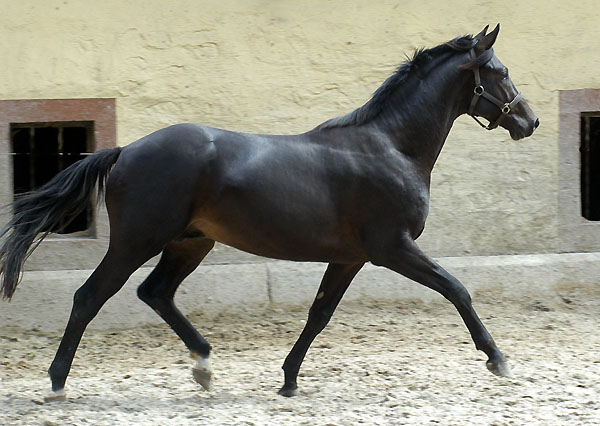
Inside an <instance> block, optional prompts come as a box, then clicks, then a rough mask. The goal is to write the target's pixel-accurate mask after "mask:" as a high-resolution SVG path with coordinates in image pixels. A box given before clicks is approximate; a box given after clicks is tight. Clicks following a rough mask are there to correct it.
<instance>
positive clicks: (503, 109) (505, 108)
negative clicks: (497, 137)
mask: <svg viewBox="0 0 600 426" xmlns="http://www.w3.org/2000/svg"><path fill="white" fill-rule="evenodd" d="M469 55H470V56H471V59H475V56H476V55H475V50H474V49H471V50H470V51H469ZM473 73H474V74H475V89H474V90H473V99H471V105H469V115H470V116H471V117H473V119H474V120H475V121H476V122H477V123H479V125H480V126H481V127H483V128H485V129H486V130H493V129H495V128H496V127H498V126H499V125H500V123H501V122H502V120H504V117H506V116H507V115H508V114H510V112H511V111H512V110H513V108H514V107H516V106H517V104H518V103H519V102H521V100H522V99H523V95H521V93H520V92H519V93H517V95H516V96H515V97H514V98H513V100H512V101H510V102H506V103H505V102H502V101H501V100H500V99H498V98H497V97H495V96H494V95H492V94H491V93H488V92H486V91H485V88H484V87H483V85H482V84H481V76H480V75H479V67H477V68H473ZM481 97H484V98H485V99H487V100H488V101H490V102H491V103H493V104H494V105H496V106H497V107H498V108H500V115H499V116H498V118H497V119H496V121H494V122H493V123H492V122H491V121H490V123H489V124H488V125H487V126H486V125H485V124H483V123H482V122H481V120H479V119H478V118H477V117H476V116H475V114H474V112H475V106H476V105H477V102H478V101H479V98H481Z"/></svg>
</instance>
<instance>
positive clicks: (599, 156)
mask: <svg viewBox="0 0 600 426" xmlns="http://www.w3.org/2000/svg"><path fill="white" fill-rule="evenodd" d="M580 134H581V148H580V152H581V214H582V216H583V217H585V218H586V219H587V220H594V221H598V220H600V113H599V114H592V113H582V114H581V133H580Z"/></svg>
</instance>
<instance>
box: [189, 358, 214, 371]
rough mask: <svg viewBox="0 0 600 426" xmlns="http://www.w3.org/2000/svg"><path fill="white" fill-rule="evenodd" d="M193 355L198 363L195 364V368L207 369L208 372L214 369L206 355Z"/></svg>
mask: <svg viewBox="0 0 600 426" xmlns="http://www.w3.org/2000/svg"><path fill="white" fill-rule="evenodd" d="M192 357H193V358H194V359H195V360H196V365H195V366H194V370H200V371H206V372H211V371H212V367H211V365H210V358H208V357H206V358H203V357H201V356H198V355H196V356H193V355H192Z"/></svg>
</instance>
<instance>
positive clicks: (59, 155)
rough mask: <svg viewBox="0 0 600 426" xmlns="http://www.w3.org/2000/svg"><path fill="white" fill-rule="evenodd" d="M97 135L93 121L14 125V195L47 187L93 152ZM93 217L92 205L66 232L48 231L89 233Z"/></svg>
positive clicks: (64, 231)
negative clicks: (61, 172) (56, 176)
mask: <svg viewBox="0 0 600 426" xmlns="http://www.w3.org/2000/svg"><path fill="white" fill-rule="evenodd" d="M93 135H94V122H93V121H80V122H47V123H10V141H11V155H12V156H13V193H14V195H15V196H16V195H18V194H20V193H23V192H27V191H31V190H33V189H36V188H38V187H40V186H42V185H44V184H45V183H46V182H48V181H49V180H50V179H52V178H53V177H54V176H55V175H56V174H57V173H59V172H60V171H62V170H64V169H66V168H67V167H69V166H70V165H71V164H73V163H75V162H76V161H79V160H81V159H82V158H84V156H85V155H86V154H87V153H89V152H93V151H94V143H93ZM92 214H93V209H92V206H91V205H89V206H88V207H87V208H86V209H85V211H83V212H82V213H81V214H79V215H78V216H77V218H75V219H74V220H73V221H72V222H71V223H70V224H68V225H67V226H66V227H65V228H64V229H62V230H58V229H48V231H51V232H58V233H62V234H72V233H75V232H82V231H86V230H87V229H88V228H89V227H90V224H91V222H92ZM59 227H60V228H62V226H59Z"/></svg>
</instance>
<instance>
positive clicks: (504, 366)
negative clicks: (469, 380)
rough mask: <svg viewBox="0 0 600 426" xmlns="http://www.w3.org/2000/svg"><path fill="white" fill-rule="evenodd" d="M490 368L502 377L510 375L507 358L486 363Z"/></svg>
mask: <svg viewBox="0 0 600 426" xmlns="http://www.w3.org/2000/svg"><path fill="white" fill-rule="evenodd" d="M485 365H486V367H487V368H488V370H490V371H491V372H492V373H494V374H495V375H496V376H500V377H510V376H511V372H510V367H509V366H508V362H507V361H506V360H505V359H501V360H497V361H488V362H486V363H485Z"/></svg>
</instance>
